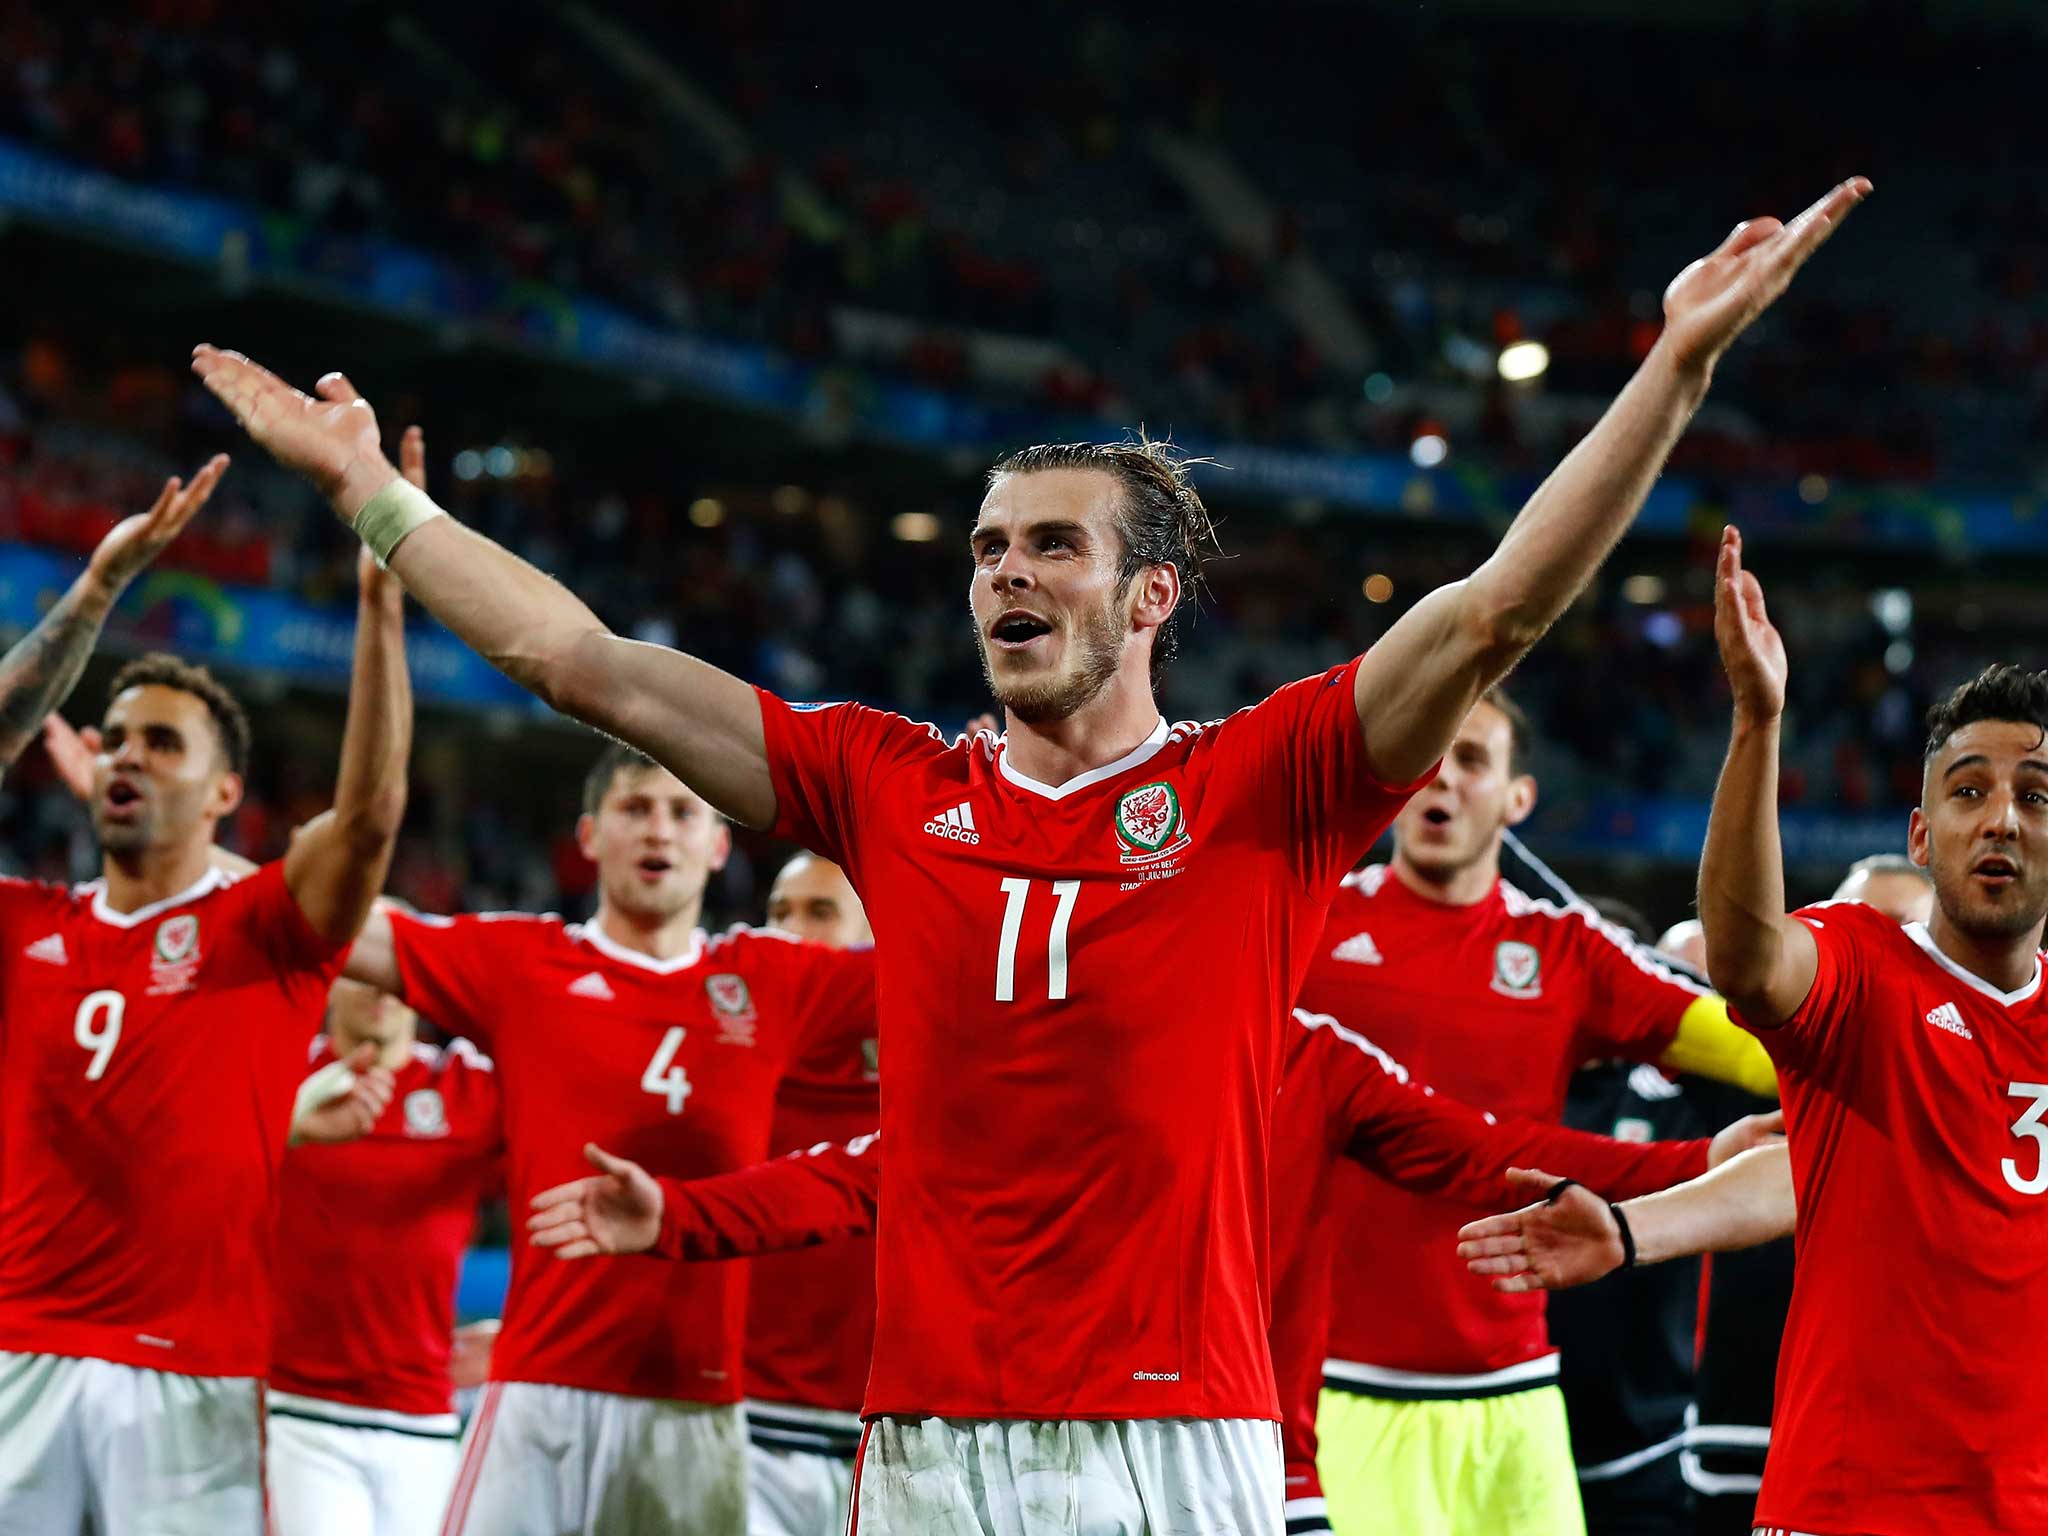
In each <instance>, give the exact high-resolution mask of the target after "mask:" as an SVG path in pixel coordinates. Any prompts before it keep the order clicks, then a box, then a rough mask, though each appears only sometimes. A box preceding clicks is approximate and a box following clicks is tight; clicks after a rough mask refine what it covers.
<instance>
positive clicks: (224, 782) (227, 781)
mask: <svg viewBox="0 0 2048 1536" xmlns="http://www.w3.org/2000/svg"><path fill="white" fill-rule="evenodd" d="M241 804H242V776H241V775H240V774H239V773H235V772H233V771H232V770H230V771H229V772H227V773H224V774H222V775H221V776H220V778H219V779H218V780H217V781H216V782H215V784H214V786H213V803H212V805H210V806H209V807H208V809H209V810H210V811H211V812H212V814H213V819H214V820H215V821H226V820H227V819H228V818H229V817H230V816H232V815H234V814H235V812H236V811H237V810H238V809H239V808H240V807H241Z"/></svg>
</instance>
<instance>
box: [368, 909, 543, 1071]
mask: <svg viewBox="0 0 2048 1536" xmlns="http://www.w3.org/2000/svg"><path fill="white" fill-rule="evenodd" d="M543 921H547V920H546V919H543V918H536V917H529V916H527V915H525V914H524V913H504V914H492V915H490V916H470V917H428V916H424V915H422V916H418V917H415V916H413V915H412V914H410V913H406V912H397V911H394V912H393V913H392V914H391V949H392V953H393V955H394V956H396V958H397V961H398V976H399V980H400V981H402V982H403V983H404V984H405V1001H406V1003H407V1004H408V1005H409V1006H410V1007H412V1008H413V1009H415V1010H416V1011H417V1012H418V1013H419V1014H420V1015H421V1016H422V1017H424V1018H427V1019H430V1020H432V1021H433V1022H434V1023H435V1024H436V1025H438V1026H439V1027H440V1028H442V1029H444V1030H447V1031H448V1032H450V1033H453V1032H455V1031H457V1030H460V1031H461V1032H462V1033H463V1034H465V1035H468V1036H470V1037H471V1038H472V1039H474V1040H475V1041H476V1042H477V1043H478V1044H479V1045H481V1046H483V1047H484V1048H485V1049H486V1050H488V1049H489V1048H490V1044H491V1040H490V1032H491V1030H492V1029H493V1028H495V1027H496V1025H497V1022H498V1017H499V1013H500V1010H499V1009H498V1008H497V1007H495V1006H493V1000H494V999H495V998H497V997H499V996H500V995H502V991H503V989H504V988H506V987H508V986H517V985H518V980H519V977H518V974H517V967H516V965H515V964H514V963H513V962H512V961H511V959H510V957H509V955H508V950H507V946H506V945H505V944H504V943H503V942H502V935H503V933H504V927H505V925H507V924H511V925H513V926H515V927H524V926H526V925H528V924H531V923H536V922H543Z"/></svg>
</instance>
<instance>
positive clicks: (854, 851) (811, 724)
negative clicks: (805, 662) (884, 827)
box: [755, 688, 946, 888]
mask: <svg viewBox="0 0 2048 1536" xmlns="http://www.w3.org/2000/svg"><path fill="white" fill-rule="evenodd" d="M755 692H756V693H758V694H759V695H760V699H761V734H762V736H763V738H764V739H765V741H766V742H767V747H768V773H769V776H770V778H771V780H772V781H773V783H774V786H775V826H774V829H773V830H774V833H775V835H776V836H777V837H782V838H787V839H789V840H790V841H791V842H794V843H800V844H802V845H803V846H804V847H806V848H809V849H811V850H812V851H813V852H815V853H822V854H824V855H825V857H826V858H828V859H832V860H834V861H836V862H837V863H839V864H841V865H844V866H845V868H846V871H847V873H848V874H849V875H850V876H852V877H853V882H854V885H855V886H856V888H858V886H859V885H860V875H859V871H860V868H861V832H862V828H863V826H864V824H865V811H866V809H867V805H868V802H869V800H870V799H871V797H872V796H873V794H874V789H875V786H876V785H877V784H878V783H879V782H880V781H881V780H882V778H884V777H885V776H886V775H887V774H888V773H889V772H890V770H891V769H893V768H895V767H897V766H899V765H900V764H902V763H905V762H909V761H911V760H913V759H914V758H915V757H917V756H918V755H919V754H920V753H923V752H928V751H931V750H933V749H935V748H943V747H944V746H945V745H946V743H945V741H944V739H943V738H942V737H941V736H940V735H939V733H938V731H937V730H935V729H934V728H933V727H931V726H929V725H919V724H918V723H917V722H915V721H913V720H906V719H905V718H904V717H903V716H901V715H892V714H889V713H887V712H885V711H883V710H879V709H869V708H868V707H867V706H866V705H864V704H789V703H785V702H784V701H783V700H781V699H779V698H777V697H776V696H775V695H774V694H772V693H770V692H768V691H767V690H766V689H765V688H757V689H756V690H755Z"/></svg>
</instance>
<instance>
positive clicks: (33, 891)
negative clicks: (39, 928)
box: [0, 875, 71, 976]
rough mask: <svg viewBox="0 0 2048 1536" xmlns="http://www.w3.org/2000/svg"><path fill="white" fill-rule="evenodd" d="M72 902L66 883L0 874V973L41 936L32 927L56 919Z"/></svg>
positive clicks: (5, 971)
mask: <svg viewBox="0 0 2048 1536" xmlns="http://www.w3.org/2000/svg"><path fill="white" fill-rule="evenodd" d="M70 905H71V892H70V890H69V888H68V887H66V886H61V885H46V884H44V883H43V882H42V881H40V880H22V879H19V878H17V877H15V876H13V875H0V976H4V975H5V974H6V973H7V972H8V970H9V969H10V968H12V966H13V965H14V961H15V957H16V956H18V955H19V954H20V953H21V951H22V947H23V946H24V945H27V944H32V943H34V942H35V940H36V939H37V938H38V937H39V936H40V935H39V934H38V933H33V932H30V931H29V930H30V929H31V928H34V927H35V926H36V925H37V924H47V923H50V922H52V921H54V920H55V919H56V918H58V917H59V916H61V915H62V914H63V913H64V912H65V911H66V910H67V909H68V908H69V907H70Z"/></svg>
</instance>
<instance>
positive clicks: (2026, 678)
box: [1921, 665, 2048, 758]
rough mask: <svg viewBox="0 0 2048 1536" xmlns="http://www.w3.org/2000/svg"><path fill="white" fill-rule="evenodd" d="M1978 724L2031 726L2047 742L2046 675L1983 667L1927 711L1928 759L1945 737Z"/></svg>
mask: <svg viewBox="0 0 2048 1536" xmlns="http://www.w3.org/2000/svg"><path fill="white" fill-rule="evenodd" d="M1979 720H2011V721H2014V722H2016V723H2019V724H2023V725H2031V726H2033V727H2034V728H2035V729H2036V730H2038V731H2039V732H2040V733H2041V737H2042V739H2043V740H2044V741H2048V672H2029V671H2028V670H2027V669H2026V668H2025V667H2017V666H2011V665H2005V666H1993V667H1986V668H1985V669H1984V670H1983V671H1982V672H1979V673H1978V674H1977V675H1976V676H1975V677H1973V678H1971V679H1970V680H1969V681H1968V682H1967V683H1964V684H1963V685H1962V686H1961V687H1959V688H1957V689H1956V690H1955V692H1953V693H1951V694H1950V695H1949V696H1948V697H1947V698H1945V699H1943V700H1942V701H1941V702H1940V703H1938V704H1936V705H1935V706H1934V707H1933V708H1932V709H1930V710H1928V711H1927V747H1926V750H1925V751H1924V752H1923V753H1922V754H1921V755H1922V757H1923V758H1932V757H1933V756H1934V754H1935V753H1937V752H1939V751H1940V750H1941V749H1942V747H1943V745H1944V744H1945V743H1946V742H1947V741H1948V739H1949V737H1951V736H1953V735H1955V733H1956V732H1957V731H1960V730H1961V729H1962V728H1963V727H1964V726H1966V725H1974V724H1975V723H1976V722H1977V721H1979Z"/></svg>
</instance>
